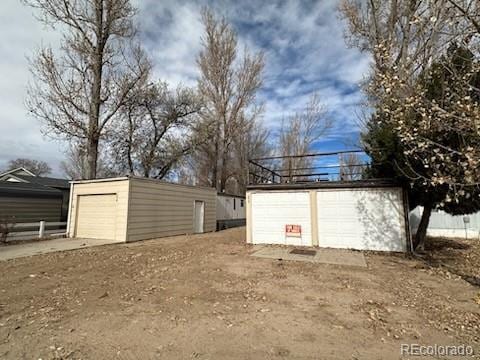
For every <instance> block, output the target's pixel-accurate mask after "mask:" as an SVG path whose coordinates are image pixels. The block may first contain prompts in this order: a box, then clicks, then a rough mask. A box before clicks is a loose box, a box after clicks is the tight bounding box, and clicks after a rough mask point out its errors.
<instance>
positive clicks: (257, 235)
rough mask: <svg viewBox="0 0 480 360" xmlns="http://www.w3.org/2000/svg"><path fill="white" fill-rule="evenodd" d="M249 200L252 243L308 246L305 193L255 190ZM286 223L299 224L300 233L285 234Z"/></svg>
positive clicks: (308, 230) (307, 198)
mask: <svg viewBox="0 0 480 360" xmlns="http://www.w3.org/2000/svg"><path fill="white" fill-rule="evenodd" d="M251 199H252V200H251V201H252V242H253V243H254V244H282V245H301V246H311V245H312V230H311V219H310V195H309V193H308V192H272V191H270V192H264V193H262V192H258V193H253V194H252V197H251ZM286 225H300V229H301V233H300V234H298V235H297V234H295V235H294V236H291V235H288V234H287V233H286V231H285V226H286Z"/></svg>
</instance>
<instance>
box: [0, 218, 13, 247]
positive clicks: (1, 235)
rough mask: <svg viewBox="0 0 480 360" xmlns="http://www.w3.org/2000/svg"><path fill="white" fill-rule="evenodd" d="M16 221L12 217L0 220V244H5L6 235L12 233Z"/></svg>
mask: <svg viewBox="0 0 480 360" xmlns="http://www.w3.org/2000/svg"><path fill="white" fill-rule="evenodd" d="M15 224H16V221H15V217H13V216H4V217H1V218H0V244H6V243H7V237H8V234H9V233H10V232H11V231H12V229H13V227H14V226H15Z"/></svg>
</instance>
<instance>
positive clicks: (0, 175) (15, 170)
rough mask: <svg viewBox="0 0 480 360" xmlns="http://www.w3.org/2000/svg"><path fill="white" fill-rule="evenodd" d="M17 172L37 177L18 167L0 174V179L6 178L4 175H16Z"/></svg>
mask: <svg viewBox="0 0 480 360" xmlns="http://www.w3.org/2000/svg"><path fill="white" fill-rule="evenodd" d="M17 171H24V172H26V173H27V174H29V175H30V176H37V175H35V174H34V173H32V172H31V171H29V170H27V169H25V168H24V167H19V168H16V169H12V170H8V171H5V172H4V173H1V174H0V178H2V177H4V176H6V175H10V174H14V173H16V172H17Z"/></svg>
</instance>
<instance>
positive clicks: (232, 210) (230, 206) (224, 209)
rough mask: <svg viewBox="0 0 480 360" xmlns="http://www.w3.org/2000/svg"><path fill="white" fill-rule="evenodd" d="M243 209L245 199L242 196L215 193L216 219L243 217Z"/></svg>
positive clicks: (244, 209) (244, 207) (244, 208)
mask: <svg viewBox="0 0 480 360" xmlns="http://www.w3.org/2000/svg"><path fill="white" fill-rule="evenodd" d="M234 202H235V205H234ZM242 204H243V206H242ZM245 211H246V201H245V199H244V198H241V197H237V196H228V195H217V220H232V219H245Z"/></svg>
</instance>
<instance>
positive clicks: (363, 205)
mask: <svg viewBox="0 0 480 360" xmlns="http://www.w3.org/2000/svg"><path fill="white" fill-rule="evenodd" d="M317 216H318V242H319V246H320V247H332V248H346V249H358V250H385V251H405V250H406V234H405V218H404V213H403V201H402V193H401V190H399V189H389V188H382V189H335V190H319V191H318V192H317Z"/></svg>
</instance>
